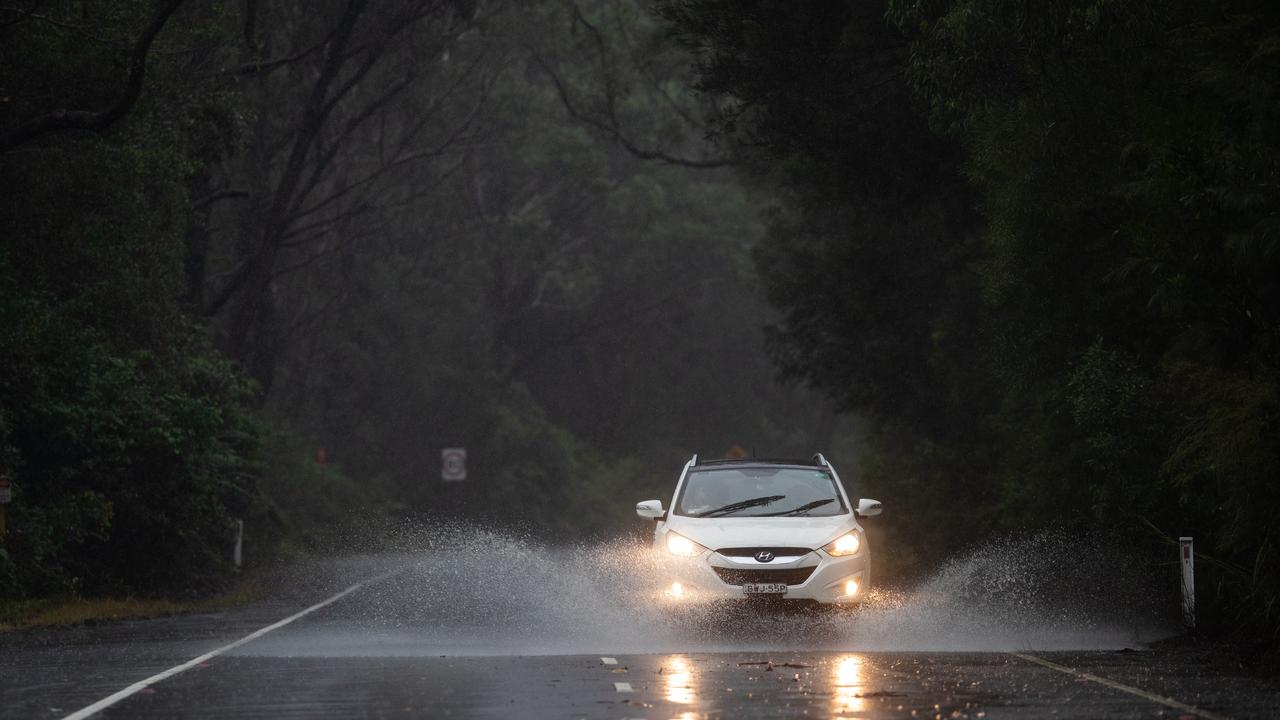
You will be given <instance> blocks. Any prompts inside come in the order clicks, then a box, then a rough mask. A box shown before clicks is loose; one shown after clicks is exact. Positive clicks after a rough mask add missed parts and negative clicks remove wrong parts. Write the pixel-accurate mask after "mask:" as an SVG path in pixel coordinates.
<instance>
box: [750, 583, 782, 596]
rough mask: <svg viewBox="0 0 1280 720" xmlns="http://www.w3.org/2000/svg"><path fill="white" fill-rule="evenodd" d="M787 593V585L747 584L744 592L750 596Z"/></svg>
mask: <svg viewBox="0 0 1280 720" xmlns="http://www.w3.org/2000/svg"><path fill="white" fill-rule="evenodd" d="M786 591H787V586H786V584H785V583H747V584H746V585H743V586H742V592H744V593H746V594H748V595H781V594H782V593H785V592H786Z"/></svg>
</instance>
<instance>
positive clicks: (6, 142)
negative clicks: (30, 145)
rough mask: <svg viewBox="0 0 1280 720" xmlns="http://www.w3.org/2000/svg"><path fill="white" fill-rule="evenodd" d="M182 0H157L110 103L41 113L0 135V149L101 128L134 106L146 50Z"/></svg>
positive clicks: (145, 63) (147, 50)
mask: <svg viewBox="0 0 1280 720" xmlns="http://www.w3.org/2000/svg"><path fill="white" fill-rule="evenodd" d="M182 2H183V0H162V1H161V2H160V4H159V6H158V7H157V8H156V13H155V15H154V16H152V18H151V21H150V22H149V23H148V24H147V27H146V28H145V29H144V30H143V31H142V34H141V35H140V36H138V40H137V42H135V43H134V46H133V50H132V51H130V53H129V76H128V79H127V80H126V82H125V89H124V93H123V94H121V96H120V97H119V98H118V99H117V100H116V102H115V103H114V104H113V105H112V106H111V107H109V108H107V109H106V110H102V111H100V112H94V111H92V110H57V111H54V112H51V113H47V114H45V115H41V116H40V117H38V118H35V119H34V120H31V121H29V122H26V123H24V124H22V125H19V126H18V127H16V128H14V129H13V130H11V131H9V132H8V133H6V134H4V135H3V136H0V153H3V152H8V151H9V150H12V149H14V148H16V147H18V146H19V145H22V144H23V143H26V142H29V141H31V140H34V139H35V138H37V137H40V136H41V135H44V134H46V133H50V132H55V131H60V130H92V131H94V132H101V131H103V130H106V129H107V128H108V127H110V126H111V125H112V124H114V123H115V122H116V121H117V120H119V119H120V118H122V117H124V116H125V114H126V113H128V112H129V110H130V109H132V108H133V105H134V103H136V102H137V101H138V96H139V95H141V94H142V80H143V76H144V75H145V74H146V69H147V53H148V52H149V51H150V49H151V43H152V42H153V41H154V40H155V39H156V36H157V35H159V34H160V31H161V30H162V29H164V26H165V23H167V22H168V21H169V18H170V17H172V16H173V13H174V12H176V11H177V9H178V6H179V5H181V4H182Z"/></svg>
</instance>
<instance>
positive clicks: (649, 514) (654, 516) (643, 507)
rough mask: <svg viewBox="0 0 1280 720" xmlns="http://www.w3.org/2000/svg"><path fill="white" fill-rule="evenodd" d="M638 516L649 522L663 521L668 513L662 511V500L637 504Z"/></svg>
mask: <svg viewBox="0 0 1280 720" xmlns="http://www.w3.org/2000/svg"><path fill="white" fill-rule="evenodd" d="M636 514H637V515H639V516H640V517H642V518H645V519H647V520H661V519H662V518H664V517H666V516H667V511H666V510H663V509H662V501H661V500H645V501H644V502H641V503H636Z"/></svg>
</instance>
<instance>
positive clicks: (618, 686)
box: [613, 683, 635, 692]
mask: <svg viewBox="0 0 1280 720" xmlns="http://www.w3.org/2000/svg"><path fill="white" fill-rule="evenodd" d="M613 689H614V690H617V691H618V692H635V690H633V689H632V688H631V683H614V684H613Z"/></svg>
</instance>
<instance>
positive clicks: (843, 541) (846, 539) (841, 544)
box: [822, 530, 862, 557]
mask: <svg viewBox="0 0 1280 720" xmlns="http://www.w3.org/2000/svg"><path fill="white" fill-rule="evenodd" d="M822 549H823V550H826V551H827V554H828V555H831V556H833V557H845V556H846V555H857V554H858V551H859V550H861V549H862V538H860V537H858V531H856V530H855V531H853V532H851V533H846V534H844V535H841V536H840V537H838V538H836V539H835V540H833V541H831V542H830V543H827V544H826V545H825V546H824V547H823V548H822Z"/></svg>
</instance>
